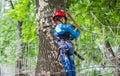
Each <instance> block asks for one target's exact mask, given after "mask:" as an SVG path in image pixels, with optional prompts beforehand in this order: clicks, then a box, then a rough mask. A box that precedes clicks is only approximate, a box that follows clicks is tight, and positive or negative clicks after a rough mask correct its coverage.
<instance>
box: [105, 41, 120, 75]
mask: <svg viewBox="0 0 120 76" xmlns="http://www.w3.org/2000/svg"><path fill="white" fill-rule="evenodd" d="M105 47H106V49H107V53H106V54H107V57H108V58H109V59H110V60H111V63H112V64H113V65H114V66H115V76H120V46H119V48H118V51H116V54H115V53H114V52H113V49H112V47H111V45H110V42H109V41H105Z"/></svg>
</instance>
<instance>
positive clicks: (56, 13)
mask: <svg viewBox="0 0 120 76" xmlns="http://www.w3.org/2000/svg"><path fill="white" fill-rule="evenodd" d="M56 16H63V17H65V18H66V19H67V17H66V14H65V12H63V11H61V10H56V11H55V12H54V14H53V17H52V19H53V21H56V20H55V17H56Z"/></svg>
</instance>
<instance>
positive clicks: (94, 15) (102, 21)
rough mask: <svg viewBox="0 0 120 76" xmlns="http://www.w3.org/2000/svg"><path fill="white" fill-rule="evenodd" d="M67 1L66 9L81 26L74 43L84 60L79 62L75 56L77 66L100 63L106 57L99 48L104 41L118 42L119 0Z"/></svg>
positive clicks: (119, 33) (113, 44)
mask: <svg viewBox="0 0 120 76" xmlns="http://www.w3.org/2000/svg"><path fill="white" fill-rule="evenodd" d="M67 2H68V5H69V8H68V10H69V11H70V12H71V13H72V15H73V16H74V17H75V19H76V21H77V22H78V24H80V26H81V36H80V38H79V39H78V41H77V42H75V43H77V44H78V45H76V48H79V49H80V51H79V50H77V51H79V52H80V54H81V55H82V56H83V57H84V58H85V61H82V62H81V61H80V60H79V59H78V58H76V63H77V64H76V65H77V67H79V66H80V67H81V66H84V67H89V66H91V65H98V66H99V65H101V64H102V63H103V58H104V59H105V58H106V56H105V52H104V51H105V50H101V47H102V46H103V44H104V41H105V40H109V41H110V43H111V45H112V46H117V45H119V43H120V42H119V39H120V37H119V36H120V31H119V28H116V27H117V26H119V24H120V17H119V15H120V11H119V10H120V6H119V5H120V1H119V0H112V1H107V0H96V1H95V0H74V1H73V0H67ZM71 22H72V21H71ZM71 22H70V23H71ZM93 72H94V71H93ZM106 72H107V71H106ZM86 76H87V75H86ZM90 76H93V75H90Z"/></svg>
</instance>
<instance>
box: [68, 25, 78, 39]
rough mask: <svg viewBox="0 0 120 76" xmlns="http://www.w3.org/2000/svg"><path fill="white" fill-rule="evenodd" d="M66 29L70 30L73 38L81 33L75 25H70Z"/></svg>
mask: <svg viewBox="0 0 120 76" xmlns="http://www.w3.org/2000/svg"><path fill="white" fill-rule="evenodd" d="M66 30H68V32H69V33H70V35H71V36H72V37H73V38H78V37H79V35H80V30H79V29H77V28H75V27H74V26H73V25H70V26H68V27H67V28H66Z"/></svg>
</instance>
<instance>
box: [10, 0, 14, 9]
mask: <svg viewBox="0 0 120 76" xmlns="http://www.w3.org/2000/svg"><path fill="white" fill-rule="evenodd" d="M10 4H11V7H12V9H14V5H13V2H12V0H10Z"/></svg>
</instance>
